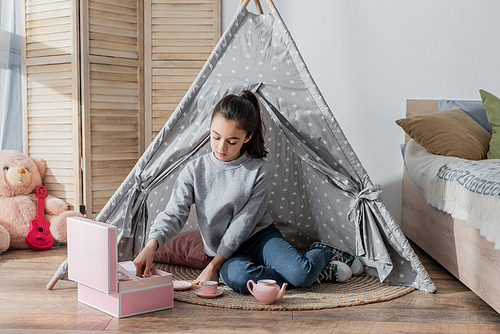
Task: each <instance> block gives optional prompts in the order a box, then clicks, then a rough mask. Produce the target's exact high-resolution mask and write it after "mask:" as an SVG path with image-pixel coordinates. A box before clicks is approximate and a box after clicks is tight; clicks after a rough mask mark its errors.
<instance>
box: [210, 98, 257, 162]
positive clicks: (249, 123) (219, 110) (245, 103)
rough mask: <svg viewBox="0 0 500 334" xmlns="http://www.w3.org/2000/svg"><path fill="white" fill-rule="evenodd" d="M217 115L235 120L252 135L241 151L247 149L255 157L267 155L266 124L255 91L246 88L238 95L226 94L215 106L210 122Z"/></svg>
mask: <svg viewBox="0 0 500 334" xmlns="http://www.w3.org/2000/svg"><path fill="white" fill-rule="evenodd" d="M217 116H221V117H224V118H225V119H227V120H228V121H233V122H235V123H236V126H237V127H238V129H240V130H243V131H246V133H247V138H248V136H250V135H252V138H250V140H249V141H247V142H246V143H245V144H243V146H242V147H241V153H243V152H245V151H247V152H248V154H250V155H251V156H252V157H254V158H264V157H265V156H267V151H266V147H265V145H264V131H265V125H264V122H262V119H261V117H260V106H259V101H258V100H257V97H256V96H255V94H254V93H252V92H251V91H249V90H244V91H242V92H241V93H240V94H239V95H237V96H236V95H227V96H225V97H224V98H222V99H221V100H220V101H219V103H217V105H216V106H215V108H214V111H213V113H212V118H211V120H210V124H212V121H213V120H214V118H215V117H217Z"/></svg>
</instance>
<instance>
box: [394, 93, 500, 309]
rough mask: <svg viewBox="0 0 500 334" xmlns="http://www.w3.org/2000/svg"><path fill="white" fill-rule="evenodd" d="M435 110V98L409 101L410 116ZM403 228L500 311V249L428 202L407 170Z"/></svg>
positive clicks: (404, 176)
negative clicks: (496, 248)
mask: <svg viewBox="0 0 500 334" xmlns="http://www.w3.org/2000/svg"><path fill="white" fill-rule="evenodd" d="M433 112H438V107H437V101H435V100H407V104H406V117H411V116H417V115H423V114H428V113H433ZM408 140H409V137H408V136H407V137H406V141H408ZM401 228H402V230H403V232H404V234H405V235H406V236H407V237H408V238H409V239H410V240H412V241H413V242H415V243H416V244H417V245H418V246H419V247H420V248H422V249H423V250H424V251H425V252H426V253H428V254H429V255H430V256H431V257H433V258H434V259H435V260H436V261H437V262H439V263H440V264H441V265H442V266H443V267H445V268H446V269H447V270H448V271H449V272H450V273H452V274H453V275H454V276H455V277H456V278H458V279H459V280H460V281H461V282H462V283H463V284H465V285H466V286H467V287H468V288H469V289H471V290H472V291H473V292H474V293H475V294H477V295H478V296H479V297H480V298H481V299H483V300H484V301H485V302H486V303H488V304H489V305H490V306H491V307H492V308H493V309H494V310H495V311H497V312H498V313H500V283H499V278H500V252H499V251H497V250H495V249H494V248H493V243H492V242H489V241H487V240H486V238H485V237H483V236H481V235H480V234H479V230H477V229H475V228H472V227H467V226H466V225H465V222H464V221H462V220H458V219H454V218H453V217H451V215H449V214H447V213H445V212H443V211H440V210H438V209H436V208H434V207H432V206H430V205H429V204H427V201H426V200H425V198H424V195H423V193H422V191H421V190H420V188H419V187H418V186H417V185H416V184H415V182H413V180H412V179H411V177H410V175H409V173H408V172H407V171H406V169H405V170H404V174H403V202H402V210H401ZM438 293H439V291H438Z"/></svg>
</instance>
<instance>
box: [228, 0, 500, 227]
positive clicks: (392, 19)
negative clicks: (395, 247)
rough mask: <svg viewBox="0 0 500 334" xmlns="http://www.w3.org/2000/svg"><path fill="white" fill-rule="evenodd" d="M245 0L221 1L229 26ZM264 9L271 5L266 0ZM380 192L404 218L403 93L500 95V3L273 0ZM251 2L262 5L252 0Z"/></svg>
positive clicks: (423, 96) (464, 96) (475, 97)
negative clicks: (481, 92)
mask: <svg viewBox="0 0 500 334" xmlns="http://www.w3.org/2000/svg"><path fill="white" fill-rule="evenodd" d="M237 3H238V1H236V0H222V14H223V20H222V26H223V29H225V28H226V27H227V25H228V24H229V23H230V21H231V19H232V17H233V15H234V13H235V12H236V7H237ZM261 3H262V7H263V9H264V12H268V11H269V8H268V6H267V4H266V1H265V0H261ZM274 3H275V5H276V7H277V9H278V10H279V12H280V14H281V16H282V17H283V20H284V21H285V24H286V25H287V26H288V28H289V30H290V32H291V34H292V37H293V38H294V40H295V42H296V44H297V46H298V48H299V50H300V52H301V54H302V57H303V58H304V60H305V62H306V64H307V66H308V68H309V70H310V72H311V74H312V76H313V78H314V80H315V81H316V84H317V85H318V87H319V89H320V91H321V92H322V93H323V95H324V97H325V99H326V102H327V103H328V105H329V106H330V109H331V110H332V111H333V113H334V115H335V117H336V119H337V121H338V122H339V124H340V126H341V127H342V129H343V130H344V133H345V135H346V136H347V138H348V139H349V141H350V143H351V145H352V146H353V148H354V150H355V152H356V153H357V155H358V157H359V158H360V160H361V162H362V163H363V166H364V167H365V168H366V170H367V171H368V174H369V175H370V177H371V179H372V181H373V183H378V184H380V185H382V188H383V193H382V199H383V201H384V203H385V204H386V205H387V207H388V208H389V210H390V211H391V212H392V214H393V215H394V217H395V218H396V220H397V221H398V222H399V221H400V216H401V190H402V189H401V187H402V171H403V160H402V157H401V153H400V149H399V144H400V143H403V142H404V132H403V130H401V129H400V128H399V127H398V126H397V125H396V124H395V120H397V119H399V118H403V117H404V116H405V106H406V99H442V98H445V99H473V100H480V96H479V89H485V90H488V91H490V92H492V93H493V94H495V95H500V84H499V83H500V43H499V41H500V20H499V19H498V14H500V1H497V0H476V1H472V0H274ZM248 9H249V10H251V11H253V12H256V10H255V6H254V4H253V1H251V3H250V4H249V6H248Z"/></svg>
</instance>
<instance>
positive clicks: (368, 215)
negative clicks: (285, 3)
mask: <svg viewBox="0 0 500 334" xmlns="http://www.w3.org/2000/svg"><path fill="white" fill-rule="evenodd" d="M248 2H249V0H245V1H243V5H242V6H240V7H239V9H238V11H237V13H236V15H235V17H234V18H233V20H232V22H231V23H230V25H229V27H228V28H227V30H226V31H225V33H224V34H223V36H222V37H221V39H220V41H219V43H218V44H217V46H216V47H215V49H214V50H213V52H212V54H211V56H210V57H209V59H208V61H207V62H206V64H205V65H204V67H203V69H202V70H201V72H200V73H199V75H198V77H197V78H196V80H195V81H194V82H193V84H192V86H191V88H190V89H189V91H188V92H187V94H186V95H185V96H184V98H183V99H182V101H181V103H180V104H179V105H178V107H177V108H176V110H175V112H174V114H173V115H172V117H171V118H170V119H169V120H168V122H167V123H166V124H165V126H164V127H163V129H162V130H161V131H160V133H159V134H158V135H157V137H156V138H155V139H154V141H153V142H152V143H151V145H150V146H149V147H148V149H147V150H146V152H145V153H144V155H143V156H142V157H141V158H140V159H139V161H138V162H137V164H136V166H135V167H134V168H133V170H132V171H131V172H130V174H129V175H128V177H127V178H126V179H125V181H124V182H123V183H122V185H121V186H120V187H119V189H118V190H117V191H116V193H115V194H114V195H113V196H112V198H111V199H110V200H109V202H108V203H107V204H106V206H105V207H104V208H103V210H102V211H101V212H100V214H99V215H98V216H97V218H96V220H97V221H100V222H105V223H108V224H112V225H115V226H117V227H118V234H119V235H118V252H119V260H120V261H123V260H132V259H133V258H134V257H135V256H136V255H137V254H138V253H139V252H140V250H141V249H142V247H143V246H144V244H145V242H146V241H147V240H146V239H147V236H148V233H149V228H150V226H151V224H152V222H153V220H154V219H155V217H156V215H157V214H158V212H160V211H161V210H163V209H164V208H165V205H166V203H167V202H168V200H169V197H170V192H171V190H172V188H173V185H174V182H175V180H176V177H177V175H178V173H179V171H180V170H181V169H182V168H183V166H184V165H185V164H186V163H187V162H188V161H190V160H191V159H193V158H196V157H198V156H200V155H202V154H205V153H207V152H210V143H209V126H210V116H211V112H212V110H213V108H214V106H215V104H216V103H217V102H218V101H219V100H220V99H221V98H222V97H224V96H226V95H228V94H237V93H239V92H240V91H241V90H243V89H250V90H252V91H254V92H255V94H256V95H257V97H258V98H259V101H260V103H261V106H262V116H263V119H264V122H265V124H266V126H267V131H266V138H265V140H266V146H267V148H268V150H269V154H268V157H267V158H266V159H267V160H268V162H269V164H270V166H271V168H272V170H273V173H272V174H273V178H272V189H271V200H270V202H269V206H268V209H269V211H270V213H271V215H272V217H273V219H274V220H275V224H276V226H278V227H279V228H280V229H281V231H282V232H283V234H284V236H285V238H287V240H289V241H290V242H291V243H292V244H293V245H294V246H295V247H297V248H305V247H307V246H309V245H310V244H311V243H312V242H313V241H317V240H321V241H322V242H325V243H327V244H330V245H332V246H334V247H338V248H341V249H344V250H346V251H349V252H352V253H355V254H356V255H357V256H359V257H360V258H361V260H362V261H363V262H364V264H365V265H366V266H367V267H368V271H367V273H369V274H372V275H374V276H378V277H379V279H380V281H381V282H388V283H389V284H392V285H407V286H412V287H415V288H417V289H421V290H424V291H429V292H430V291H433V290H435V286H434V284H433V282H432V281H431V279H430V278H429V276H428V274H427V272H426V270H425V268H424V267H423V266H422V264H421V262H420V260H419V259H418V257H417V256H416V255H415V253H414V251H413V249H412V248H411V246H410V245H409V243H408V241H407V239H406V238H405V236H404V235H403V233H402V232H401V229H400V227H399V226H398V224H397V223H396V222H395V221H394V218H393V217H392V216H391V214H390V213H389V212H388V211H387V209H386V207H385V206H384V204H383V203H382V202H381V200H380V192H381V189H380V187H379V186H376V185H373V184H372V182H371V181H370V178H369V176H368V175H367V173H366V171H365V170H364V168H363V166H362V165H361V162H360V161H359V159H358V157H357V156H356V154H355V153H354V151H353V149H352V147H351V146H350V144H349V142H348V140H347V139H346V137H345V136H344V133H343V132H342V130H341V129H340V127H339V125H338V123H337V121H336V120H335V118H334V116H333V113H332V111H331V110H330V109H329V107H328V106H327V104H326V103H325V101H324V99H323V97H322V95H321V93H320V91H319V90H318V87H317V86H316V84H315V83H314V81H313V79H312V77H311V75H310V73H309V71H308V69H307V67H306V64H305V63H304V61H303V59H302V57H301V55H300V53H299V51H298V49H297V47H296V45H295V43H294V41H293V39H292V37H291V35H290V33H289V31H288V29H287V27H286V26H285V24H284V22H283V20H282V18H281V16H280V14H279V12H278V10H277V9H276V8H274V5H273V4H272V2H271V1H270V0H268V4H269V5H270V7H271V9H272V10H271V11H270V12H269V13H267V14H261V15H258V14H254V13H251V12H249V11H248V10H247V8H246V5H247V4H248ZM195 210H196V208H194V207H193V208H192V211H193V212H194V211H195ZM193 212H192V213H191V216H190V218H189V220H188V222H187V223H186V226H185V227H184V229H185V230H188V229H194V228H196V227H197V223H196V215H195V214H193ZM63 265H64V264H63Z"/></svg>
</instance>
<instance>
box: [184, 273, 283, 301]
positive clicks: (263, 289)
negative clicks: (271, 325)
mask: <svg viewBox="0 0 500 334" xmlns="http://www.w3.org/2000/svg"><path fill="white" fill-rule="evenodd" d="M218 284H219V283H218V282H216V281H203V282H201V283H200V285H201V289H198V290H195V292H196V294H197V295H198V296H199V297H203V298H217V297H219V296H220V295H222V290H220V289H217V285H218ZM190 287H191V283H189V282H184V281H174V290H187V289H189V288H190ZM247 287H248V291H250V293H251V294H252V295H253V296H254V297H255V299H257V301H258V302H259V303H261V304H264V305H269V304H272V303H274V302H275V301H276V300H278V299H281V298H283V296H284V295H285V289H286V287H287V284H286V283H284V284H283V286H282V287H281V289H280V287H279V285H278V284H276V281H275V280H272V279H262V280H259V281H257V283H255V282H254V281H253V280H249V281H248V282H247Z"/></svg>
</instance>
